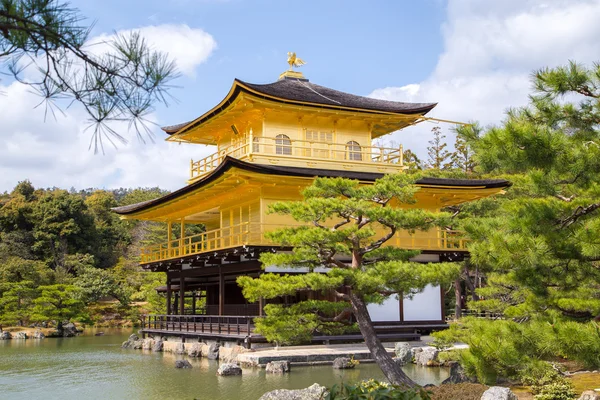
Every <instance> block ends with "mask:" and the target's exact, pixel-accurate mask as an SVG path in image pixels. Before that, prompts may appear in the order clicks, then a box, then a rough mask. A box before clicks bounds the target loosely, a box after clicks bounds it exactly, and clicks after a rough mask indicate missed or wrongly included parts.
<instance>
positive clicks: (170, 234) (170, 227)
mask: <svg viewBox="0 0 600 400" xmlns="http://www.w3.org/2000/svg"><path fill="white" fill-rule="evenodd" d="M171 240H173V225H171V221H167V257H169V258H170V257H171Z"/></svg>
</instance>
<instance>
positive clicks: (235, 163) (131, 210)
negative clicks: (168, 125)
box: [112, 156, 511, 216]
mask: <svg viewBox="0 0 600 400" xmlns="http://www.w3.org/2000/svg"><path fill="white" fill-rule="evenodd" d="M231 168H239V169H241V170H244V171H248V172H255V173H260V174H267V175H277V176H293V177H299V178H315V177H328V178H348V179H356V180H359V181H364V182H374V181H375V180H377V179H379V178H381V177H383V176H384V174H380V173H372V172H356V171H338V170H325V169H314V168H302V167H287V166H276V165H261V164H253V163H248V162H245V161H241V160H238V159H236V158H232V157H229V156H226V157H225V159H224V160H223V162H222V163H221V164H220V165H219V166H218V167H217V168H215V169H214V170H213V171H212V172H210V173H209V174H207V175H205V176H204V177H202V178H200V179H199V180H197V181H195V182H193V183H191V184H189V185H187V186H184V187H183V188H181V189H178V190H176V191H174V192H171V193H169V194H167V195H165V196H162V197H159V198H156V199H154V200H150V201H145V202H142V203H137V204H131V205H128V206H122V207H115V208H113V209H112V210H113V211H114V212H116V213H117V214H120V215H123V216H127V215H133V214H136V213H139V212H142V211H145V210H149V209H151V208H153V207H156V206H160V205H163V204H165V203H168V202H170V201H174V200H176V199H177V198H179V197H181V196H185V195H187V194H189V193H191V192H193V191H195V190H197V189H200V188H202V187H203V186H206V185H207V184H209V183H211V182H214V181H215V180H216V179H218V178H219V177H221V176H223V174H225V172H227V171H229V170H230V169H231ZM416 184H417V185H420V186H423V187H426V186H427V187H436V186H437V187H455V188H457V189H469V188H475V187H484V188H486V189H492V188H498V189H501V188H506V187H508V186H510V185H511V183H510V182H509V181H507V180H504V179H485V180H483V179H446V178H421V179H419V180H418V181H416Z"/></svg>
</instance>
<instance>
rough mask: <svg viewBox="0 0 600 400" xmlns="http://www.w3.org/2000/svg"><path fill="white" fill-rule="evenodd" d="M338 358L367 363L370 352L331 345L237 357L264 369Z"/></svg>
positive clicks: (425, 338) (264, 350) (390, 346)
mask: <svg viewBox="0 0 600 400" xmlns="http://www.w3.org/2000/svg"><path fill="white" fill-rule="evenodd" d="M431 340H432V338H430V337H428V336H423V337H422V338H421V340H420V341H413V342H408V343H410V344H411V346H412V347H422V346H427V345H428V343H429V342H431ZM383 345H384V347H385V348H386V350H387V351H388V352H389V353H390V354H392V355H393V354H394V343H384V344H383ZM338 357H354V359H355V360H360V361H361V362H369V361H372V359H371V352H370V351H369V350H368V349H367V346H366V345H365V344H360V343H355V344H332V345H318V346H289V347H279V348H273V347H267V348H262V349H260V348H259V349H255V350H253V351H250V352H247V353H242V354H240V355H238V362H239V363H241V364H243V365H248V366H250V365H252V366H260V367H264V366H265V365H266V364H267V363H269V362H271V361H283V360H287V361H289V362H290V363H292V364H295V365H319V364H331V363H332V362H333V360H334V359H336V358H338Z"/></svg>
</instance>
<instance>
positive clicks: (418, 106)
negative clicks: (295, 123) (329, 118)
mask: <svg viewBox="0 0 600 400" xmlns="http://www.w3.org/2000/svg"><path fill="white" fill-rule="evenodd" d="M240 83H242V84H243V85H245V86H248V87H249V88H250V89H252V90H255V91H257V92H259V93H262V94H265V95H267V96H273V97H279V98H282V99H286V100H291V101H300V102H306V103H315V104H323V105H327V106H333V107H348V108H359V109H361V110H372V111H384V112H391V113H399V114H420V113H425V112H428V111H431V109H432V108H433V107H435V106H436V104H437V103H404V102H399V101H389V100H378V99H372V98H370V97H363V96H356V95H354V94H350V93H344V92H340V91H339V90H334V89H330V88H327V87H325V86H320V85H315V84H314V83H310V82H309V81H307V80H300V79H293V78H286V79H280V80H278V81H277V82H273V83H268V84H266V85H257V84H255V83H248V82H243V81H240Z"/></svg>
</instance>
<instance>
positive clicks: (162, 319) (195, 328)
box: [142, 314, 259, 336]
mask: <svg viewBox="0 0 600 400" xmlns="http://www.w3.org/2000/svg"><path fill="white" fill-rule="evenodd" d="M254 318H259V317H253V316H239V315H230V316H217V315H159V314H156V315H155V314H152V315H143V316H142V329H146V330H154V331H165V332H181V333H199V334H200V333H206V334H218V335H244V336H246V335H250V334H252V332H253V331H254Z"/></svg>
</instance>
